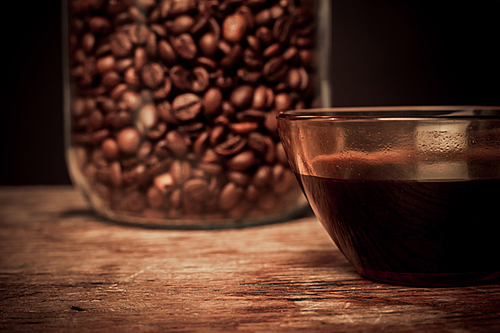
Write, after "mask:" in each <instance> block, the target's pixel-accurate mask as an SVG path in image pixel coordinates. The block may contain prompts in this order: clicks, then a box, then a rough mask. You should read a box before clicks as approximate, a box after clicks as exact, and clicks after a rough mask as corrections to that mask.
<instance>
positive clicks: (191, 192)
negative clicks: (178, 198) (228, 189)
mask: <svg viewBox="0 0 500 333" xmlns="http://www.w3.org/2000/svg"><path fill="white" fill-rule="evenodd" d="M182 190H183V192H184V195H185V196H186V197H187V198H188V199H190V200H193V201H195V202H203V201H204V200H206V198H207V196H208V195H209V191H208V182H207V181H206V180H205V179H197V178H195V179H190V180H188V181H187V182H185V183H184V186H183V187H182Z"/></svg>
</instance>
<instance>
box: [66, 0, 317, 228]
mask: <svg viewBox="0 0 500 333" xmlns="http://www.w3.org/2000/svg"><path fill="white" fill-rule="evenodd" d="M70 6H71V7H72V8H73V9H74V13H75V14H74V15H71V16H70V18H71V24H70V25H69V26H70V29H71V31H70V33H69V45H70V52H69V53H70V64H71V65H70V66H71V67H70V71H69V72H70V73H71V80H72V84H73V85H72V86H74V87H75V89H74V95H75V98H74V99H73V103H72V106H71V126H72V127H71V131H72V137H71V140H72V141H71V142H72V145H73V147H72V149H74V150H75V154H78V156H80V157H79V158H78V167H79V168H81V170H82V172H83V174H84V177H86V178H87V181H88V182H89V184H90V186H91V188H92V190H93V191H95V193H96V194H97V195H99V196H101V198H102V199H103V200H105V202H107V203H108V204H109V208H111V209H112V210H116V211H124V212H127V214H132V215H135V216H142V217H146V218H151V219H164V218H166V219H182V218H185V217H188V218H189V219H199V218H203V219H207V218H208V220H207V222H206V223H207V224H208V223H210V221H213V219H233V220H234V219H262V218H266V217H267V216H269V215H270V214H277V215H279V213H280V212H288V211H289V210H290V209H293V206H294V205H296V202H297V201H296V200H295V199H293V198H294V195H297V194H298V193H300V190H299V188H298V187H297V185H296V183H295V180H294V175H293V172H292V171H291V170H290V168H289V166H288V161H287V158H286V154H285V152H284V149H283V146H282V145H281V143H280V141H279V137H278V135H277V134H278V133H277V119H276V115H277V113H278V112H280V111H283V110H289V109H293V108H297V107H300V108H307V107H311V106H313V105H314V104H313V98H314V93H315V88H316V87H315V82H314V80H313V79H315V76H314V70H315V64H314V61H313V60H314V57H313V56H314V54H313V48H314V38H313V37H314V34H315V32H314V29H315V27H316V22H315V21H314V13H313V9H312V8H313V7H312V6H310V5H309V3H308V2H301V1H290V0H273V1H269V0H224V1H207V0H157V1H155V0H134V1H129V0H127V1H118V2H117V1H105V0H91V1H73V2H72V3H71V4H70ZM290 198H292V199H290ZM290 206H292V208H290ZM167 223H168V222H167Z"/></svg>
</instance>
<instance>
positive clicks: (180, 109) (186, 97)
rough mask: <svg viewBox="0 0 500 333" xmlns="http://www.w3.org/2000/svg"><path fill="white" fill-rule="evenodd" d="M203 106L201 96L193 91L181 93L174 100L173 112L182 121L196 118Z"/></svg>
mask: <svg viewBox="0 0 500 333" xmlns="http://www.w3.org/2000/svg"><path fill="white" fill-rule="evenodd" d="M201 108H202V102H201V98H200V97H199V96H198V95H195V94H192V93H186V94H182V95H179V96H177V97H176V98H175V99H174V101H173V102H172V112H173V114H174V116H175V117H176V118H177V119H179V120H181V121H187V120H192V119H194V118H196V117H197V116H198V115H199V114H200V112H201Z"/></svg>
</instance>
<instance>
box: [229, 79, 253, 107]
mask: <svg viewBox="0 0 500 333" xmlns="http://www.w3.org/2000/svg"><path fill="white" fill-rule="evenodd" d="M253 92H254V89H253V87H252V86H250V85H242V86H239V87H238V88H236V89H234V90H233V92H232V94H231V97H230V100H231V103H232V104H233V105H234V107H235V108H237V109H244V108H246V107H247V106H249V105H250V103H251V102H252V99H253Z"/></svg>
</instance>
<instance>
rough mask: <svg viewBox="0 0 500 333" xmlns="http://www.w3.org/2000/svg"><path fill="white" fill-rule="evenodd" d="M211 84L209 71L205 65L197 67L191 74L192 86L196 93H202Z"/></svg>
mask: <svg viewBox="0 0 500 333" xmlns="http://www.w3.org/2000/svg"><path fill="white" fill-rule="evenodd" d="M209 84H210V78H209V76H208V72H207V70H206V69H205V68H203V67H195V68H194V69H193V72H192V74H191V79H190V88H191V91H193V92H195V93H200V92H203V91H205V90H207V88H208V85H209Z"/></svg>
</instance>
